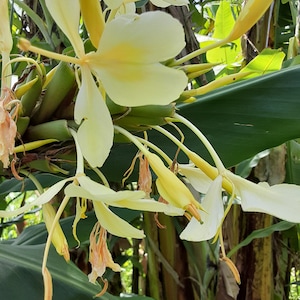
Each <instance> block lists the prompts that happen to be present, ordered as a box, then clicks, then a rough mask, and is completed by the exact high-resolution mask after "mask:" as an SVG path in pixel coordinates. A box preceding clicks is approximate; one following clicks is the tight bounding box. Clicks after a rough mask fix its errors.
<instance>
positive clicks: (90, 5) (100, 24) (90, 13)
mask: <svg viewBox="0 0 300 300" xmlns="http://www.w3.org/2000/svg"><path fill="white" fill-rule="evenodd" d="M80 10H81V15H82V17H83V21H84V25H85V27H86V29H87V31H88V33H89V36H90V40H91V42H92V44H93V46H94V47H95V48H98V44H99V41H100V38H101V35H102V32H103V30H104V26H105V22H104V18H103V14H102V9H101V6H100V1H99V0H80Z"/></svg>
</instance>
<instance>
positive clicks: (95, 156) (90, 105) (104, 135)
mask: <svg viewBox="0 0 300 300" xmlns="http://www.w3.org/2000/svg"><path fill="white" fill-rule="evenodd" d="M81 72H82V84H81V87H80V89H79V93H78V96H77V98H76V103H75V111H74V118H75V121H76V123H77V124H80V123H81V122H82V124H81V125H80V127H79V129H78V131H77V138H78V143H79V146H80V149H81V151H82V154H83V156H84V158H85V159H86V160H87V161H88V163H89V164H90V165H91V166H92V167H101V166H102V165H103V163H104V162H105V160H106V158H107V157H108V155H109V152H110V148H111V147H112V144H113V136H114V129H113V123H112V120H111V116H110V113H109V110H108V108H107V106H106V105H105V102H104V100H103V98H102V96H101V93H100V91H99V90H98V88H97V86H96V83H95V82H94V79H93V77H92V74H91V73H90V71H89V69H88V68H87V67H83V68H81Z"/></svg>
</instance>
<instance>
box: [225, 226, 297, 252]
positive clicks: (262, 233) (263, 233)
mask: <svg viewBox="0 0 300 300" xmlns="http://www.w3.org/2000/svg"><path fill="white" fill-rule="evenodd" d="M293 226H295V224H294V223H290V222H288V221H281V222H279V223H276V224H273V225H271V226H269V227H266V228H262V229H258V230H254V231H253V232H252V233H251V234H250V235H248V236H247V238H246V239H244V240H243V241H242V242H241V243H239V244H238V245H237V246H235V247H234V248H233V249H232V250H231V251H230V252H229V253H228V254H227V256H228V257H231V256H232V255H233V254H234V253H235V252H236V251H238V250H239V249H240V248H242V247H244V246H247V245H249V244H250V243H251V242H252V241H253V240H254V239H261V238H264V237H267V236H269V235H271V234H272V233H273V232H275V231H284V230H288V229H290V228H292V227H293Z"/></svg>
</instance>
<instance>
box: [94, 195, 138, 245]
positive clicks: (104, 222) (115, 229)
mask: <svg viewBox="0 0 300 300" xmlns="http://www.w3.org/2000/svg"><path fill="white" fill-rule="evenodd" d="M93 204H94V209H95V213H96V216H97V218H98V221H99V223H100V224H101V226H102V227H104V228H105V229H106V230H107V231H108V232H110V233H111V234H113V235H116V236H120V237H132V238H136V239H142V238H143V237H144V232H143V231H142V230H138V229H136V228H135V227H133V226H132V225H130V224H129V223H127V222H126V221H124V220H123V219H121V218H120V217H118V216H117V215H115V214H114V213H113V212H112V211H111V210H110V209H109V208H108V207H107V206H106V205H105V204H103V203H102V202H96V201H95V202H93Z"/></svg>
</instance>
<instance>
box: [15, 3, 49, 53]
mask: <svg viewBox="0 0 300 300" xmlns="http://www.w3.org/2000/svg"><path fill="white" fill-rule="evenodd" d="M14 3H16V4H17V5H18V6H19V7H20V8H21V9H23V10H24V12H25V13H26V14H27V15H28V16H29V17H30V18H31V19H32V21H33V22H34V23H35V24H36V25H37V26H38V28H39V29H40V31H41V33H42V34H43V36H44V38H45V40H46V42H47V43H48V44H49V45H51V46H53V42H52V40H51V37H50V35H49V32H48V28H47V27H46V26H45V24H44V21H43V20H42V19H41V17H40V16H39V15H38V14H36V13H35V12H34V11H33V10H32V9H31V8H30V7H29V6H28V5H26V4H25V3H24V2H23V1H19V0H14ZM53 48H54V46H53Z"/></svg>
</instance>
